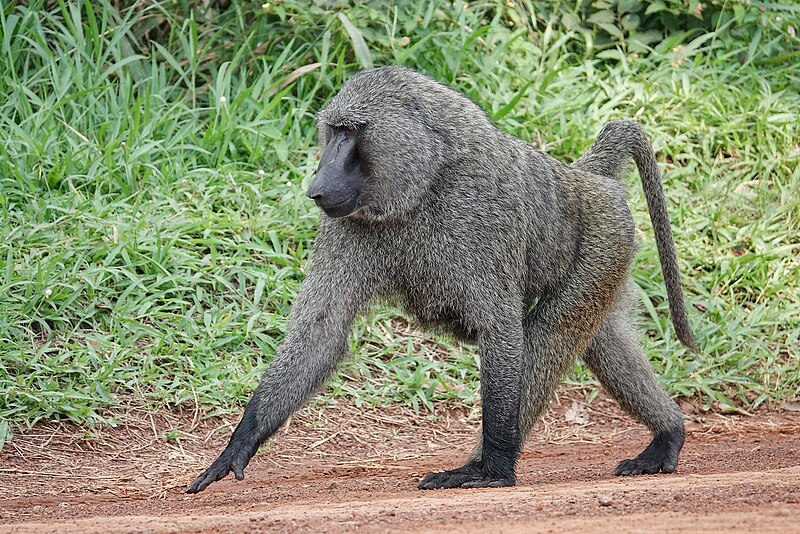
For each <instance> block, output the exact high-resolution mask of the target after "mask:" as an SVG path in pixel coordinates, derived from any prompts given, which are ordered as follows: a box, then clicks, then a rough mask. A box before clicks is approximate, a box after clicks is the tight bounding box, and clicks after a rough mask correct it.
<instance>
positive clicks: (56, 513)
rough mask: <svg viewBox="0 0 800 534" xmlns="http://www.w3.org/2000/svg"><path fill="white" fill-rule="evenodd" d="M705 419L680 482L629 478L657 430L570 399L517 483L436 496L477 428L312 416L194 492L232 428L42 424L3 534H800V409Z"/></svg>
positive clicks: (6, 512) (24, 439) (5, 457)
mask: <svg viewBox="0 0 800 534" xmlns="http://www.w3.org/2000/svg"><path fill="white" fill-rule="evenodd" d="M687 408H688V409H687ZM684 411H685V412H693V411H694V410H693V408H692V407H691V406H689V405H687V406H684ZM130 415H131V414H130V413H128V414H127V416H126V417H127V420H128V421H130V420H131V417H130ZM690 417H691V418H692V420H691V421H690V422H689V423H688V427H687V429H688V439H687V444H686V447H685V448H684V452H683V455H682V459H681V464H680V466H679V470H678V472H677V473H675V474H673V475H658V476H645V477H635V478H617V477H614V476H613V475H611V471H612V470H613V468H614V466H615V464H616V462H617V461H618V460H620V459H623V458H626V457H630V456H631V455H634V454H636V453H637V452H638V451H639V450H641V449H642V448H643V447H644V446H645V445H646V443H647V439H648V436H647V434H646V432H645V431H644V430H643V429H641V428H640V427H638V426H637V425H636V424H634V423H632V422H631V421H630V420H629V419H628V418H627V417H626V416H625V415H624V414H623V413H622V412H621V411H620V410H619V409H618V408H616V406H615V405H613V404H612V403H611V402H609V401H608V400H607V399H605V398H602V397H600V398H597V399H595V400H594V401H593V402H592V403H591V404H588V403H585V402H583V400H582V396H581V394H573V395H572V396H571V398H569V397H566V398H565V397H563V396H562V398H561V401H560V402H557V403H554V406H553V410H552V411H551V413H550V414H549V415H548V416H547V417H546V418H545V420H544V422H543V423H541V424H540V425H539V426H538V427H537V431H536V433H535V436H534V437H532V439H531V440H530V441H529V442H528V444H527V445H526V447H525V450H524V452H523V455H522V458H521V460H520V462H519V467H518V474H519V480H518V485H517V486H516V487H514V488H502V489H489V490H456V491H433V492H423V491H419V490H417V489H416V484H417V482H418V481H419V479H420V478H421V477H422V476H424V475H425V474H426V473H428V472H429V471H431V470H438V469H442V468H450V467H453V466H456V465H458V464H459V462H460V461H461V460H463V459H464V458H465V457H466V456H467V455H468V453H469V450H470V447H471V444H472V441H473V439H474V434H475V428H476V421H477V420H476V419H475V418H467V417H466V414H465V413H463V412H447V413H442V414H441V415H439V416H437V417H423V416H416V417H415V416H413V414H407V413H403V412H399V411H389V412H388V413H387V411H369V410H366V411H365V410H357V409H355V408H354V407H352V406H338V407H332V408H330V407H329V408H328V409H326V410H324V411H322V410H319V409H306V410H305V411H304V412H302V413H301V414H299V415H298V416H296V417H295V419H294V421H293V422H292V423H291V424H290V425H289V426H288V427H287V428H286V429H285V430H282V431H281V433H280V435H279V436H278V437H277V438H276V439H275V440H274V441H273V442H272V445H271V446H270V448H269V450H262V452H261V453H260V454H259V455H258V456H257V457H256V459H255V460H254V463H252V464H251V465H250V467H249V468H248V470H247V471H246V475H247V478H246V479H245V480H244V481H242V482H237V481H235V480H232V479H230V478H229V479H225V480H223V481H221V482H218V483H216V484H214V485H212V486H211V487H210V488H209V489H208V490H206V491H205V492H203V493H201V494H199V495H194V496H189V495H186V494H184V493H183V488H184V486H185V484H186V483H187V482H189V481H190V480H191V479H192V478H193V477H194V476H195V475H196V474H197V473H198V472H199V471H200V470H202V468H204V467H205V465H206V463H207V462H209V461H210V460H213V457H214V455H215V453H217V452H218V451H219V450H220V449H221V447H222V446H223V445H224V443H225V439H226V436H227V435H228V434H227V430H226V429H223V432H222V433H219V432H216V433H215V432H213V431H212V429H211V427H207V426H202V425H201V426H196V424H193V423H192V418H191V417H185V418H181V417H178V416H162V417H151V416H149V415H147V414H139V421H138V423H135V424H130V425H128V426H126V427H124V428H121V429H119V430H116V431H113V432H105V433H104V434H103V435H102V436H91V435H86V434H85V433H84V434H83V435H75V434H74V432H75V429H73V428H69V427H37V428H36V429H34V431H32V432H30V433H27V434H26V435H17V436H15V438H14V441H13V442H12V443H11V445H10V446H6V448H5V449H4V450H3V451H2V453H0V473H1V474H2V478H0V499H2V501H0V532H143V531H146V532H184V531H188V532H238V531H244V532H249V531H252V532H257V531H267V530H269V531H288V532H343V531H359V532H387V531H399V530H402V531H409V532H417V531H428V532H475V531H491V532H562V531H563V532H575V531H581V532H608V531H614V532H615V533H624V532H643V531H653V532H658V531H670V532H693V533H695V532H731V531H739V532H781V533H785V532H800V413H796V412H782V413H763V414H759V415H756V416H753V417H747V416H722V415H718V414H702V413H697V412H696V411H694V413H690ZM195 423H196V421H195ZM193 426H195V428H194V430H193V431H192V432H191V433H190V434H191V435H184V436H183V437H181V438H180V439H178V440H177V441H176V440H175V439H172V440H165V436H166V435H168V434H169V435H170V437H172V438H175V437H176V436H179V435H180V434H179V433H178V432H177V431H176V429H181V428H182V429H189V428H192V427H193Z"/></svg>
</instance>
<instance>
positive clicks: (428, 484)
mask: <svg viewBox="0 0 800 534" xmlns="http://www.w3.org/2000/svg"><path fill="white" fill-rule="evenodd" d="M516 483H517V480H516V478H515V477H514V475H513V474H512V475H510V476H508V475H495V474H492V473H489V472H488V470H487V469H486V468H484V467H482V466H481V464H480V462H469V463H468V464H466V465H464V466H462V467H459V468H458V469H451V470H450V471H442V472H440V473H431V474H430V475H428V476H426V477H425V478H423V479H422V482H420V483H419V486H418V487H419V489H446V488H502V487H505V486H513V485H514V484H516Z"/></svg>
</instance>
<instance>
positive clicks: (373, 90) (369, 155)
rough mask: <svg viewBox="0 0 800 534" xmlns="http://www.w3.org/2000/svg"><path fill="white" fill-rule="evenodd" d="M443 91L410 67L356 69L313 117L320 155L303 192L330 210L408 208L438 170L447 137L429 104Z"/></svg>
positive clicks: (389, 214) (387, 212)
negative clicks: (319, 159)
mask: <svg viewBox="0 0 800 534" xmlns="http://www.w3.org/2000/svg"><path fill="white" fill-rule="evenodd" d="M442 91H447V92H449V93H451V94H453V95H455V93H454V92H452V91H450V90H449V89H446V88H445V87H443V86H441V85H440V84H438V83H437V82H435V81H433V80H432V79H430V78H428V77H427V76H424V75H422V74H420V73H417V72H415V71H412V70H409V69H403V68H398V67H383V68H378V69H373V70H368V71H365V72H361V73H359V74H356V75H355V76H353V77H352V78H350V79H349V80H348V81H347V83H346V84H345V86H344V87H343V88H342V90H341V91H340V92H339V93H338V94H337V95H336V96H335V97H334V98H333V100H331V102H330V103H329V104H328V105H327V106H326V107H325V109H323V110H322V111H321V112H320V114H319V117H318V125H317V139H318V141H319V146H320V148H321V150H322V159H321V161H320V164H319V168H318V169H317V174H316V176H315V177H314V180H313V182H312V183H311V187H309V189H308V192H307V195H308V196H309V197H311V198H312V199H314V201H315V202H316V203H317V205H318V206H319V207H320V208H322V210H323V211H324V212H325V213H326V214H327V215H328V216H330V217H345V216H353V217H358V218H363V219H366V220H370V221H385V220H392V219H396V218H402V217H404V216H408V215H410V214H411V213H412V212H413V211H414V209H415V208H416V207H417V206H418V205H419V204H420V202H421V200H422V199H423V198H424V196H425V194H426V192H427V191H428V190H429V188H430V185H431V183H432V182H433V180H434V179H435V178H436V176H437V175H438V173H439V171H440V168H441V165H442V160H443V152H444V141H443V139H442V137H441V135H440V134H439V133H438V128H437V125H436V124H435V121H434V116H435V111H434V110H433V109H431V108H432V107H433V103H434V102H435V101H436V99H437V96H438V98H439V99H441V96H440V95H441V93H442Z"/></svg>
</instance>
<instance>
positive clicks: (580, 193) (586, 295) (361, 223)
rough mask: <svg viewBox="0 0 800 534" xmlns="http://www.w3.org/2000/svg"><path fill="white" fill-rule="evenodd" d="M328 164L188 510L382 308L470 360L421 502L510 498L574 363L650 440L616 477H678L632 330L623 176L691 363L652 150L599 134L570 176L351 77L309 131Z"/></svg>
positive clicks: (402, 80)
mask: <svg viewBox="0 0 800 534" xmlns="http://www.w3.org/2000/svg"><path fill="white" fill-rule="evenodd" d="M318 141H319V146H320V148H321V150H322V157H321V161H320V164H319V168H318V170H317V174H316V176H315V178H314V180H313V181H312V183H311V186H310V188H309V189H308V191H307V195H308V196H309V197H311V198H312V199H313V200H314V202H315V203H316V204H317V206H319V207H320V208H321V209H322V212H323V214H322V215H321V218H320V222H319V230H318V233H317V237H316V240H315V242H314V247H313V250H312V255H311V263H310V265H309V267H308V272H307V275H306V279H305V281H304V282H303V284H302V287H301V289H300V292H299V294H298V296H297V299H296V301H295V303H294V306H293V307H292V311H291V315H290V321H289V328H288V332H287V334H286V337H285V339H284V341H283V344H282V345H281V347H280V348H279V349H278V351H277V353H276V355H275V357H274V359H273V362H272V364H271V365H270V367H269V369H268V371H267V372H266V374H265V376H264V378H263V380H262V382H261V384H260V385H259V386H258V388H257V389H256V391H255V393H254V394H253V397H252V399H251V400H250V402H249V403H248V405H247V407H246V409H245V412H244V416H243V417H242V420H241V422H240V423H239V425H238V427H237V428H236V430H235V431H234V432H233V435H232V437H231V439H230V442H229V443H228V446H227V447H226V448H225V450H224V451H223V452H222V454H221V455H220V456H219V458H218V459H217V460H216V461H215V462H214V463H213V464H212V465H211V467H209V468H208V469H207V470H206V471H205V472H203V473H202V474H201V475H200V476H199V477H198V478H197V479H196V480H195V481H194V482H193V483H192V484H191V485H189V486H188V488H187V491H188V492H189V493H196V492H199V491H202V490H203V489H205V488H206V487H207V486H208V485H209V484H211V483H212V482H214V481H216V480H220V479H221V478H223V477H225V476H226V475H227V474H228V473H229V472H231V471H233V473H234V475H235V476H236V478H237V479H240V480H241V479H242V478H243V477H244V473H243V471H244V468H245V467H246V466H247V464H248V462H249V461H250V459H251V458H252V456H253V455H254V454H255V452H256V450H257V449H258V447H259V446H260V445H261V444H262V443H263V442H264V441H265V440H266V439H267V438H268V437H270V436H271V435H272V434H273V433H275V431H276V430H277V429H278V428H279V427H280V425H281V424H282V423H283V422H284V421H286V419H287V418H288V417H289V416H290V415H291V414H292V413H293V412H294V411H296V410H297V409H299V408H300V407H301V406H302V405H303V403H304V402H305V401H306V400H307V399H308V398H309V397H310V396H311V395H312V394H313V393H314V392H315V390H316V389H317V388H318V387H319V386H320V385H321V384H322V383H323V382H324V381H325V380H326V378H327V377H328V376H329V375H330V374H331V373H332V371H333V370H334V369H335V368H336V366H337V364H338V363H339V362H340V361H341V360H342V358H343V357H344V356H345V355H346V353H347V337H348V332H349V330H350V326H351V323H352V321H353V319H354V318H355V317H356V315H357V314H358V313H359V312H360V311H362V310H363V309H364V307H365V306H366V305H367V304H368V303H370V302H373V301H376V300H386V299H389V300H391V301H393V302H398V303H400V304H401V305H402V306H403V307H404V309H405V310H406V311H407V312H408V313H409V314H411V315H413V316H415V317H416V318H417V319H418V320H419V322H420V323H421V324H422V325H424V326H426V327H431V328H435V329H439V330H443V331H445V332H449V333H450V334H452V335H454V336H456V337H457V338H460V339H462V340H465V341H467V342H470V343H476V344H478V345H479V350H480V364H481V365H480V375H481V376H480V383H481V386H480V387H481V397H482V410H483V424H482V429H481V435H480V439H479V444H478V446H477V447H476V449H475V452H474V453H473V455H472V457H471V458H470V459H469V460H468V461H467V463H466V464H465V465H464V466H462V467H459V468H457V469H453V470H450V471H443V472H440V473H433V474H430V475H428V476H427V477H425V478H424V479H423V480H422V481H421V482H420V484H419V487H420V488H423V489H432V488H454V487H488V486H511V485H514V484H515V482H516V478H515V464H516V460H517V457H518V454H519V451H520V447H521V445H522V442H523V439H524V438H525V436H526V435H527V434H528V432H529V430H530V429H531V426H532V425H533V423H534V422H535V421H536V420H537V418H538V417H539V416H540V414H541V413H542V411H543V410H544V409H545V407H546V404H547V402H548V400H549V399H550V397H551V395H552V393H553V390H554V389H555V387H556V385H557V383H558V382H559V380H560V378H561V377H562V376H563V374H564V373H565V372H566V371H567V369H568V368H569V367H570V366H571V365H572V364H573V362H574V361H575V360H576V359H577V358H579V357H583V358H584V359H585V360H586V362H587V363H588V365H589V366H590V368H591V369H592V370H593V371H594V373H596V374H597V377H598V378H599V380H600V382H601V383H602V384H603V386H604V387H605V388H606V389H607V390H608V391H609V392H610V393H611V395H613V396H614V398H616V399H617V401H619V403H620V404H621V405H622V406H623V407H624V408H626V409H627V410H628V411H629V412H630V413H631V414H632V415H633V416H634V417H636V418H637V419H639V420H640V421H641V422H643V423H644V424H645V425H647V426H648V428H649V429H650V430H651V431H652V433H653V440H652V442H651V443H650V445H649V446H648V447H647V448H646V449H645V450H644V451H643V452H642V453H641V454H639V455H638V456H637V457H635V458H634V459H631V460H624V461H622V462H621V463H620V464H619V465H618V467H617V469H616V473H617V474H620V475H636V474H641V473H657V472H660V471H661V472H671V471H673V470H674V469H675V467H676V464H677V461H678V453H679V451H680V449H681V447H682V445H683V441H684V430H683V418H682V415H681V412H680V410H679V409H678V407H677V406H676V404H675V403H674V402H673V401H672V400H671V399H670V397H669V396H668V395H667V393H666V392H665V391H664V390H663V389H662V388H661V386H660V385H659V383H658V380H657V378H656V376H655V374H654V372H653V370H652V368H651V366H650V363H649V362H648V360H647V358H646V357H645V355H644V354H643V352H642V350H641V348H640V346H639V344H638V343H637V341H636V337H635V335H634V332H633V327H632V326H631V319H630V317H629V315H630V308H631V306H632V303H633V302H634V301H635V300H636V295H635V292H634V289H633V287H632V282H631V281H630V276H629V270H630V265H631V261H632V259H633V256H634V252H635V244H634V223H633V219H632V217H631V214H630V211H629V209H628V206H627V203H626V201H625V197H624V191H623V185H622V183H621V181H620V180H619V179H618V176H619V174H620V172H621V170H622V168H623V166H624V164H625V163H626V162H627V161H628V160H629V159H631V158H632V159H633V160H634V161H635V162H636V164H637V166H638V168H639V172H640V174H641V176H642V183H643V187H644V191H645V194H646V198H647V201H648V203H649V208H650V216H651V219H652V223H653V227H654V229H655V236H656V240H657V243H658V250H659V253H660V258H661V262H662V270H663V272H664V278H665V283H666V287H667V294H668V298H669V303H670V311H671V314H672V319H673V323H674V324H675V326H676V331H677V333H678V336H679V338H680V339H681V341H683V343H685V344H686V345H688V346H690V347H694V341H693V336H692V332H691V329H690V328H689V324H688V321H687V318H686V312H685V309H684V304H683V294H682V291H681V286H680V277H679V273H678V266H677V262H676V257H675V250H674V243H673V240H672V233H671V230H670V225H669V219H668V217H667V210H666V202H665V198H664V192H663V189H662V187H661V182H660V178H659V173H658V169H657V167H656V161H655V157H654V155H653V152H652V148H651V146H650V144H649V142H648V141H647V139H646V138H645V136H644V134H643V132H642V129H641V127H640V126H639V125H638V124H636V123H635V122H630V121H623V122H614V123H611V124H609V125H607V126H606V127H605V128H604V129H603V130H602V132H601V133H600V135H599V137H598V140H597V142H596V143H595V144H594V145H593V146H592V148H590V150H589V151H588V152H587V154H586V155H584V156H583V157H582V158H580V159H579V160H578V161H576V162H575V163H574V164H573V165H571V166H567V165H565V164H562V163H560V162H559V161H557V160H555V159H554V158H552V157H550V156H549V155H547V154H545V153H543V152H541V151H539V150H537V149H536V148H534V147H533V146H531V145H530V144H528V143H525V142H524V141H522V140H519V139H517V138H515V137H513V136H511V135H508V134H506V133H503V132H502V131H500V130H499V129H498V128H497V127H496V126H495V125H494V124H493V123H492V121H491V120H490V119H489V117H488V116H487V115H486V113H485V112H484V111H483V110H482V109H481V108H480V107H478V106H477V105H476V104H475V103H473V102H472V101H471V100H469V99H468V98H467V97H466V96H464V95H462V94H460V93H458V92H456V91H454V90H452V89H450V88H449V87H447V86H445V85H443V84H440V83H438V82H436V81H435V80H433V79H431V78H429V77H428V76H426V75H423V74H420V73H418V72H415V71H413V70H409V69H405V68H399V67H382V68H377V69H372V70H368V71H364V72H361V73H359V74H356V75H354V76H353V77H351V78H350V79H349V80H348V81H347V83H346V84H345V85H344V87H343V88H342V89H341V91H340V92H339V93H338V94H337V95H336V96H335V97H334V98H333V100H332V101H331V102H330V103H329V104H328V105H327V106H326V107H325V108H324V109H323V110H322V111H321V112H320V113H319V116H318Z"/></svg>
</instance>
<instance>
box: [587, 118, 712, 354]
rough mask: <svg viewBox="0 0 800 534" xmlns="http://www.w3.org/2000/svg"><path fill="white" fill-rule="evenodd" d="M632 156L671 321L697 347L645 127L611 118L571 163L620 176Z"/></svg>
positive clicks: (680, 335) (683, 338)
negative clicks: (586, 148)
mask: <svg viewBox="0 0 800 534" xmlns="http://www.w3.org/2000/svg"><path fill="white" fill-rule="evenodd" d="M631 159H633V161H634V162H635V163H636V167H637V168H638V169H639V175H640V177H641V179H642V188H643V189H644V196H645V199H646V200H647V208H648V210H649V211H650V220H651V221H652V224H653V232H654V233H655V237H656V246H657V248H658V257H659V259H660V260H661V272H662V273H663V276H664V283H665V285H666V286H667V298H668V300H669V312H670V316H671V317H672V324H673V325H674V326H675V332H676V334H677V336H678V339H680V340H681V343H683V344H684V345H686V346H687V347H688V348H690V349H691V350H693V351H696V350H697V345H696V344H695V340H694V334H693V333H692V328H691V326H689V318H688V317H687V315H686V309H685V307H684V296H683V288H682V287H681V275H680V271H679V270H678V258H677V255H676V254H675V241H674V240H673V237H672V228H671V227H670V222H669V214H668V213H667V201H666V198H665V196H664V187H663V186H662V185H661V174H660V173H659V171H658V166H657V165H656V157H655V154H654V153H653V147H652V145H651V144H650V141H648V139H647V136H646V135H645V133H644V130H643V129H642V127H641V126H640V125H639V123H638V122H635V121H629V120H625V121H612V122H609V123H608V124H606V125H605V126H604V127H603V129H602V130H600V133H599V134H598V135H597V139H596V140H595V142H594V144H593V145H592V146H591V147H590V148H589V150H588V151H587V152H586V154H584V155H583V156H581V157H580V158H579V159H578V160H577V161H575V162H574V163H573V164H572V166H573V167H575V168H578V169H581V170H584V171H588V172H591V173H594V174H599V175H601V176H612V177H615V178H618V177H619V176H620V174H621V173H622V171H623V170H624V168H625V165H626V164H627V163H628V161H630V160H631Z"/></svg>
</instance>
